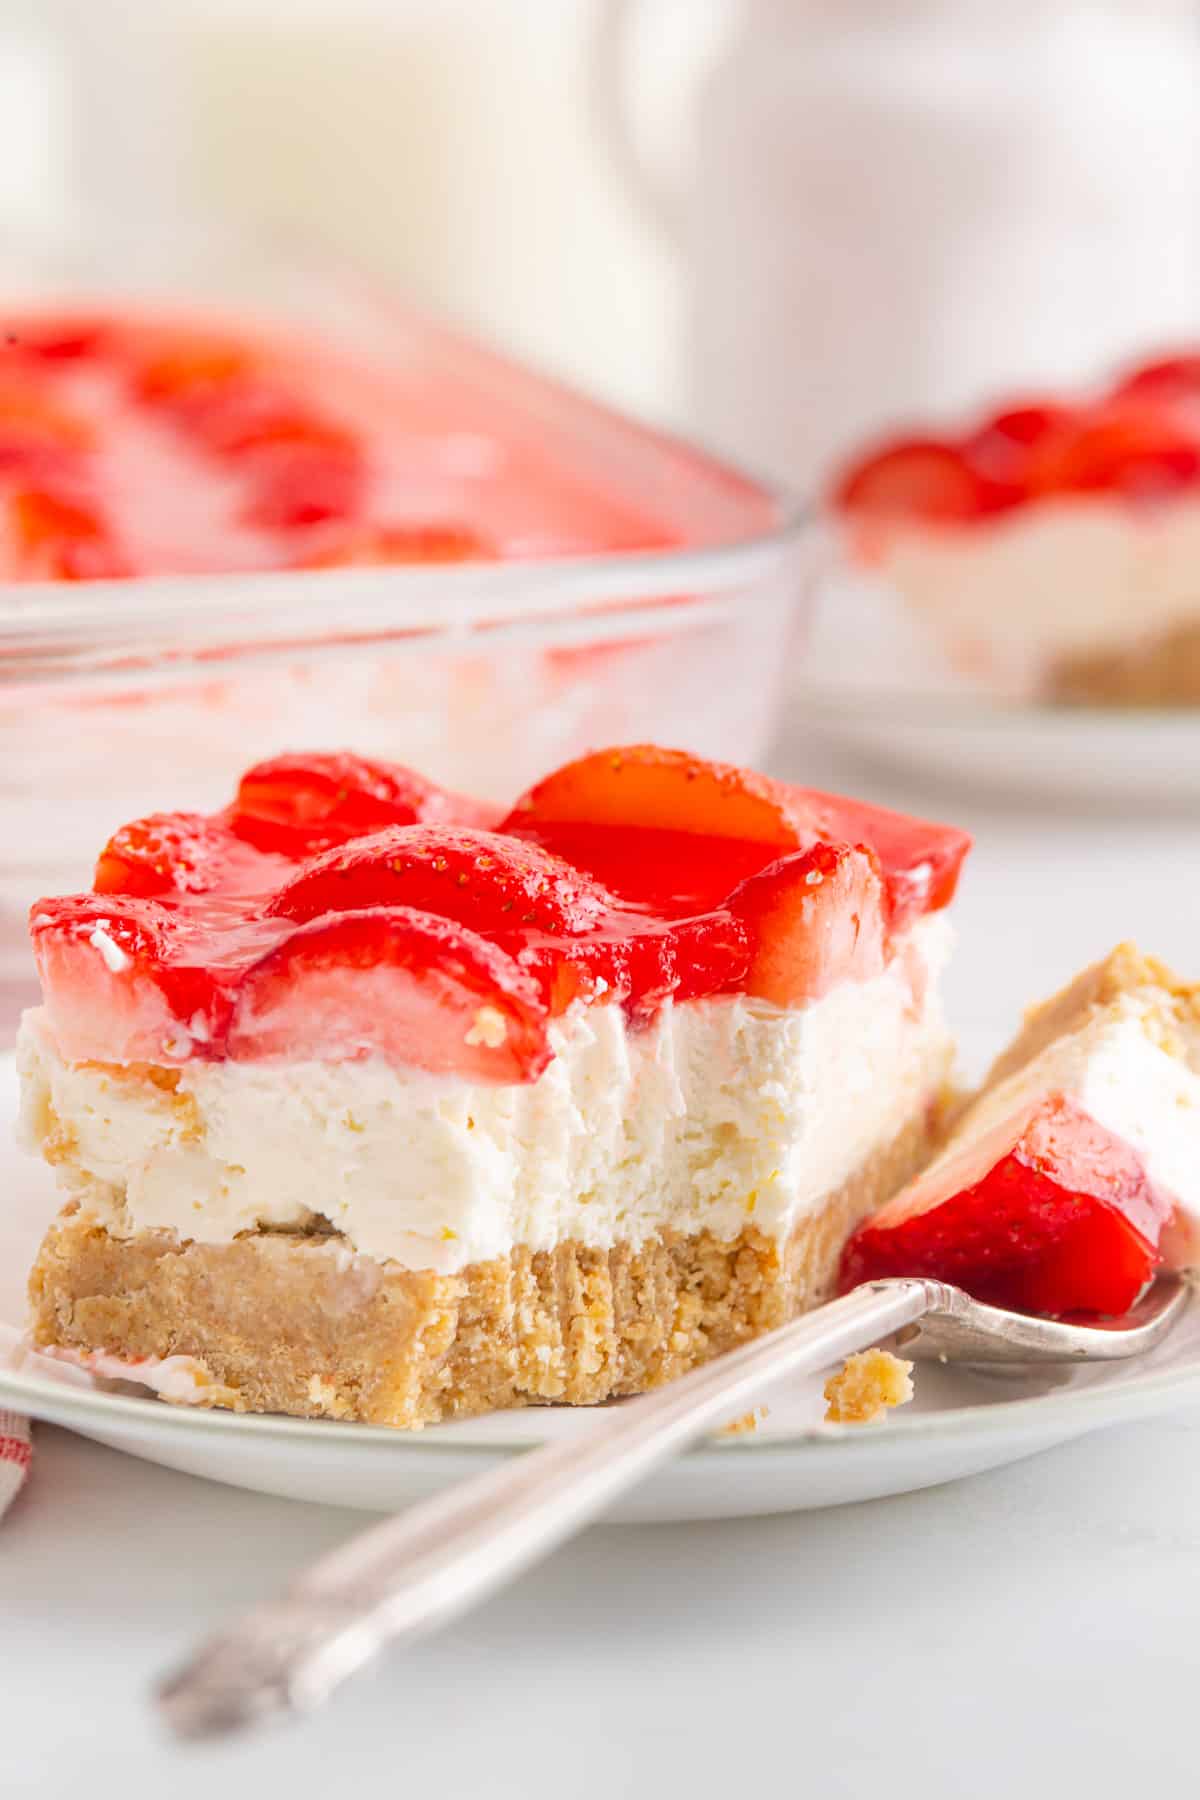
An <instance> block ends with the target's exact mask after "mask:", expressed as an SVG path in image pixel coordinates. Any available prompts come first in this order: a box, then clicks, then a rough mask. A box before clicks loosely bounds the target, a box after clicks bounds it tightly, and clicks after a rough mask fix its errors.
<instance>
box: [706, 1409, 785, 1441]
mask: <svg viewBox="0 0 1200 1800" xmlns="http://www.w3.org/2000/svg"><path fill="white" fill-rule="evenodd" d="M770 1410H771V1409H770V1407H769V1406H755V1407H752V1408H751V1409H750V1411H749V1412H748V1413H743V1414H742V1416H741V1418H740V1419H730V1421H729V1423H728V1425H721V1426H718V1428H717V1431H716V1433H715V1435H716V1436H717V1437H744V1436H745V1434H746V1433H747V1432H748V1431H757V1430H758V1427H759V1424H760V1423H761V1421H762V1420H763V1419H765V1418H766V1416H767V1414H768V1413H769V1412H770Z"/></svg>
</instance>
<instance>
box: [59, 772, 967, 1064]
mask: <svg viewBox="0 0 1200 1800" xmlns="http://www.w3.org/2000/svg"><path fill="white" fill-rule="evenodd" d="M968 842H969V840H968V838H967V837H966V835H965V834H964V833H962V832H960V831H957V830H954V829H953V828H951V827H948V826H941V825H933V824H927V823H924V822H922V821H920V820H916V819H909V818H905V817H902V816H901V815H899V814H895V813H890V812H885V811H883V810H881V809H879V808H875V807H871V806H868V805H864V804H861V803H859V802H854V801H848V800H842V799H839V798H837V797H835V796H832V795H826V794H819V793H814V792H812V791H810V790H807V789H803V788H797V787H791V786H787V785H785V784H783V783H780V782H775V781H770V780H768V779H766V778H765V777H762V776H757V775H753V774H751V773H749V772H747V771H743V770H740V769H735V768H732V767H727V766H725V765H722V764H718V763H711V762H705V761H702V760H700V759H698V758H696V757H692V756H689V755H686V754H684V753H682V752H678V751H667V750H660V749H656V748H653V747H651V746H644V745H643V746H634V747H631V748H628V749H617V750H608V751H602V752H598V753H596V754H594V755H591V756H587V757H583V758H581V759H580V760H579V761H577V762H574V763H571V764H568V765H567V766H566V767H565V768H563V769H560V770H559V771H557V772H556V773H555V774H553V775H551V776H550V777H548V778H547V780H545V781H543V782H541V783H540V784H539V785H538V786H536V787H535V788H533V789H532V790H531V791H530V792H529V793H528V794H527V795H526V796H525V797H524V798H523V799H522V800H520V801H518V803H517V805H516V806H515V807H514V808H513V810H512V811H511V812H510V813H509V814H508V816H507V817H506V818H503V819H497V818H496V817H495V814H494V813H493V812H492V811H491V810H490V809H488V808H487V807H485V806H482V805H480V804H479V803H477V802H475V801H472V800H469V799H466V798H464V797H462V796H459V795H455V794H451V793H448V792H446V791H445V790H443V789H440V788H438V787H436V786H435V785H433V784H432V783H430V782H428V781H426V780H424V779H423V778H422V777H420V776H417V775H415V774H414V773H413V772H412V771H410V770H407V769H402V768H399V767H394V766H391V765H386V764H382V763H377V762H368V761H366V760H364V759H361V758H357V757H354V756H350V755H310V756H284V757H278V758H275V759H274V760H272V761H271V762H268V763H263V764H260V765H258V766H257V767H256V768H254V769H251V770H250V771H249V772H248V773H247V774H246V775H245V776H244V777H243V779H242V782H241V784H240V786H239V790H238V794H237V797H236V799H235V800H234V802H233V803H232V805H230V806H229V807H227V808H226V809H225V810H224V811H223V812H220V813H216V814H213V815H211V816H203V815H198V814H176V815H161V814H160V815H156V816H153V817H151V818H147V819H142V820H138V821H136V822H134V823H133V824H130V825H127V826H125V827H123V828H122V829H121V830H119V831H118V832H116V833H115V834H114V836H113V837H112V838H111V839H110V840H109V842H108V844H107V845H106V846H105V848H104V850H103V851H102V852H101V855H100V859H99V862H98V864H97V868H96V877H95V886H94V890H93V891H92V892H91V893H88V894H83V895H75V896H71V897H68V898H62V899H51V900H44V901H41V902H39V903H38V904H37V905H36V906H35V907H34V908H33V911H32V916H31V928H32V936H33V943H34V949H35V953H36V956H37V960H38V966H39V970H40V973H41V977H42V984H43V990H44V994H45V1000H46V1006H47V1010H48V1015H49V1019H50V1022H51V1025H52V1027H53V1030H54V1033H55V1037H56V1039H57V1041H58V1044H59V1047H60V1050H61V1052H62V1054H63V1055H64V1056H66V1057H68V1058H70V1059H72V1060H80V1061H81V1060H89V1059H90V1060H95V1061H102V1062H111V1063H123V1064H128V1063H132V1062H154V1063H169V1064H180V1063H183V1062H186V1061H188V1060H189V1059H208V1060H212V1059H224V1058H229V1059H233V1060H263V1059H272V1058H291V1059H301V1058H315V1059H321V1060H327V1061H342V1060H346V1059H351V1058H355V1057H358V1056H364V1055H370V1054H375V1055H380V1056H384V1057H387V1058H390V1059H391V1060H393V1061H397V1062H402V1063H406V1064H411V1065H412V1066H414V1067H417V1068H422V1069H427V1070H430V1071H434V1072H439V1073H440V1072H447V1071H457V1072H460V1073H463V1074H467V1075H471V1076H472V1077H475V1078H478V1079H484V1080H493V1081H508V1082H528V1081H532V1080H534V1079H536V1077H537V1076H538V1075H539V1074H540V1072H541V1071H542V1069H544V1068H545V1066H546V1064H547V1063H548V1061H549V1060H550V1057H551V1054H552V1052H551V1046H550V1042H549V1036H548V1033H549V1028H550V1025H551V1022H552V1021H553V1020H554V1019H555V1018H556V1017H558V1016H560V1015H561V1014H562V1013H563V1012H564V1011H565V1010H566V1008H567V1007H568V1006H570V1005H572V1004H573V1003H587V1002H590V1001H595V1000H601V999H606V1000H608V1001H610V1002H617V1003H620V1004H621V1005H623V1006H624V1008H625V1009H626V1011H627V1013H628V1015H629V1017H630V1019H631V1020H632V1021H634V1022H639V1021H644V1020H647V1019H649V1018H650V1017H652V1016H653V1015H654V1013H655V1012H656V1011H657V1010H658V1009H659V1008H660V1007H661V1006H662V1004H663V1003H664V1001H666V1000H667V999H669V998H675V999H677V1000H686V999H693V998H701V997H704V996H708V995H717V994H725V993H744V994H748V995H752V996H756V997H759V998H761V999H763V1000H764V1001H768V1002H774V1003H776V1004H779V1005H781V1006H797V1005H802V1004H804V1003H805V1002H807V1001H811V1000H815V999H819V998H820V997H821V996H822V995H823V994H825V993H826V992H827V991H828V990H829V989H830V988H831V987H833V986H835V985H837V984H839V983H841V982H846V981H864V980H867V979H869V978H870V977H871V976H873V975H875V974H877V973H879V971H880V970H881V969H882V968H883V967H884V965H885V963H886V962H887V961H888V959H889V957H890V955H891V946H892V942H893V940H894V939H895V938H896V937H897V935H898V934H900V933H901V932H903V931H905V930H906V928H907V927H909V926H910V925H911V924H913V923H914V922H915V921H916V920H917V919H918V918H919V917H920V916H921V915H923V914H925V913H928V912H934V911H938V910H940V909H941V908H942V907H944V906H946V905H947V904H948V902H949V901H950V899H951V897H952V895H953V893H954V888H955V885H956V882H957V879H958V874H959V869H960V867H961V863H962V859H963V856H964V855H965V852H966V849H967V847H968Z"/></svg>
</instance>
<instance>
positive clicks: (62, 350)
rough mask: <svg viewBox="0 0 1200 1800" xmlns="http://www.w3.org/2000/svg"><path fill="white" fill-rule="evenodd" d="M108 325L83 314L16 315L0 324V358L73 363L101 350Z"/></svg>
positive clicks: (108, 335) (109, 334)
mask: <svg viewBox="0 0 1200 1800" xmlns="http://www.w3.org/2000/svg"><path fill="white" fill-rule="evenodd" d="M112 334H113V333H112V326H111V325H110V324H109V323H108V321H107V320H104V319H95V318H89V317H88V316H87V315H86V314H83V313H81V314H79V315H78V316H75V317H72V316H71V315H70V314H67V313H63V314H61V315H58V316H55V315H54V314H50V315H48V316H47V317H45V318H29V319H21V318H16V319H12V320H10V321H8V322H7V323H3V324H0V357H2V358H3V359H4V360H5V361H8V360H9V359H10V358H19V359H21V360H22V361H24V360H29V361H31V362H52V363H54V362H77V361H78V360H79V359H80V358H81V357H85V356H95V355H96V354H97V353H98V352H99V351H102V350H103V349H105V348H106V347H107V345H108V343H109V341H110V339H111V337H112Z"/></svg>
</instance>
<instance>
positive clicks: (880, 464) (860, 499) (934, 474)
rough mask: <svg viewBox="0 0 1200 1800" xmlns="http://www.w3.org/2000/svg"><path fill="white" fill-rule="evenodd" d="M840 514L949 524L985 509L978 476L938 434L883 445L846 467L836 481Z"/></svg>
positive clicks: (835, 502) (965, 460)
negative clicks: (932, 436)
mask: <svg viewBox="0 0 1200 1800" xmlns="http://www.w3.org/2000/svg"><path fill="white" fill-rule="evenodd" d="M833 501H834V505H835V506H836V507H837V508H838V510H839V511H841V512H848V513H855V514H869V515H870V516H871V517H873V518H901V519H925V520H930V521H938V522H942V523H946V524H953V523H955V522H957V521H961V520H965V519H973V518H976V517H977V516H978V515H979V514H980V513H981V512H982V511H984V510H985V497H984V494H983V491H982V488H981V485H980V481H979V478H978V476H977V475H976V473H975V471H974V469H973V468H972V467H971V465H970V463H969V461H968V460H967V458H966V457H965V456H964V455H963V453H962V451H961V450H959V449H957V448H956V447H955V446H953V445H951V444H948V443H943V442H939V441H938V440H937V439H936V438H908V439H902V440H899V441H897V442H895V443H891V444H887V445H885V446H883V447H882V448H881V449H879V450H876V451H874V452H873V453H872V454H871V455H870V456H868V457H866V458H864V459H863V460H862V461H860V462H857V463H855V464H853V465H852V466H851V468H849V469H848V470H847V471H846V472H845V474H844V475H842V477H841V479H840V480H839V481H838V482H837V483H836V485H835V487H834V492H833Z"/></svg>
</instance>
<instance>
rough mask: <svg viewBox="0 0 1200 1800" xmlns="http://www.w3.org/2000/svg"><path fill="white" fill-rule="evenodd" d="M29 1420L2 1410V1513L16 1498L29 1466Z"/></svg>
mask: <svg viewBox="0 0 1200 1800" xmlns="http://www.w3.org/2000/svg"><path fill="white" fill-rule="evenodd" d="M29 1456H30V1446H29V1420H28V1419H22V1418H21V1417H20V1415H19V1414H17V1413H10V1412H4V1411H0V1514H3V1513H4V1512H5V1511H6V1510H7V1508H8V1506H9V1504H10V1502H11V1501H13V1500H15V1499H16V1496H17V1490H18V1489H19V1487H20V1486H21V1483H22V1482H23V1481H24V1479H25V1475H26V1472H27V1471H28V1468H29Z"/></svg>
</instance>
